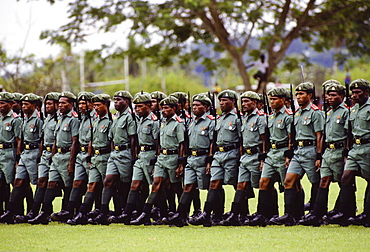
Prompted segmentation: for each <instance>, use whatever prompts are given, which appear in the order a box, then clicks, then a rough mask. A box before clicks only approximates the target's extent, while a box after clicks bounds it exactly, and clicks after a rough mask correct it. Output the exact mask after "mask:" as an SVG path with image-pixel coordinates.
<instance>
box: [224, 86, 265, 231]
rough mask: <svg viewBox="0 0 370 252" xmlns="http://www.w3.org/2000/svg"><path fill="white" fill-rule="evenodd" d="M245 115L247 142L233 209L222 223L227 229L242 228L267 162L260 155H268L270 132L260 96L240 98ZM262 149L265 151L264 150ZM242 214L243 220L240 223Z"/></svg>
mask: <svg viewBox="0 0 370 252" xmlns="http://www.w3.org/2000/svg"><path fill="white" fill-rule="evenodd" d="M240 98H241V100H242V111H243V113H244V117H243V124H242V127H241V133H242V138H243V152H242V154H243V155H242V156H241V158H240V165H239V175H238V185H237V189H236V192H235V196H234V202H233V203H232V206H231V212H230V215H229V216H228V217H227V218H226V219H225V220H223V221H222V222H221V224H222V225H225V226H240V225H241V224H242V222H244V221H245V220H246V221H247V222H248V219H246V216H247V215H248V214H249V209H248V199H247V195H246V190H247V188H249V190H252V191H253V188H258V183H259V180H260V177H261V170H262V164H263V161H262V160H261V159H260V154H262V153H265V151H264V148H265V147H264V137H265V128H266V119H265V114H264V113H263V112H262V111H260V110H258V108H257V103H258V101H259V100H260V97H259V95H258V94H257V93H255V92H252V91H247V92H245V93H243V94H242V95H241V96H240ZM261 146H262V149H261ZM239 214H240V219H239Z"/></svg>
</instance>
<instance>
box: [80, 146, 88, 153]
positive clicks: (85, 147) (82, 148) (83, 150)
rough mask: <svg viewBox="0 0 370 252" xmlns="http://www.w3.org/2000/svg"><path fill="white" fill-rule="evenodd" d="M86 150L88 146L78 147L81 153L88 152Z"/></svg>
mask: <svg viewBox="0 0 370 252" xmlns="http://www.w3.org/2000/svg"><path fill="white" fill-rule="evenodd" d="M88 149H89V146H88V145H84V146H80V150H81V151H82V152H87V151H88Z"/></svg>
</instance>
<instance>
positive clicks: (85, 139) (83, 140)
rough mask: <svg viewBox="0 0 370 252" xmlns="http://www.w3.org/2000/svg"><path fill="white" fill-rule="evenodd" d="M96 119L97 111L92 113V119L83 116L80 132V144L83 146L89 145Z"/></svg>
mask: <svg viewBox="0 0 370 252" xmlns="http://www.w3.org/2000/svg"><path fill="white" fill-rule="evenodd" d="M95 119H96V114H95V111H91V112H90V117H87V116H86V115H85V114H83V115H81V122H80V128H79V130H78V132H79V138H78V140H79V142H80V145H81V146H86V145H89V142H90V140H91V128H92V125H93V123H94V120H95Z"/></svg>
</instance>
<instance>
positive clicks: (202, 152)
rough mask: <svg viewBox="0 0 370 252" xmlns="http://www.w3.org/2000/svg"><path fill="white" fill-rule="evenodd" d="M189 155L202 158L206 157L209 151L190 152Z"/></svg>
mask: <svg viewBox="0 0 370 252" xmlns="http://www.w3.org/2000/svg"><path fill="white" fill-rule="evenodd" d="M190 153H191V155H192V156H203V155H207V154H208V153H209V150H208V149H203V150H191V151H190Z"/></svg>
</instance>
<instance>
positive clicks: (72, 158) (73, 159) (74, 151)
mask: <svg viewBox="0 0 370 252" xmlns="http://www.w3.org/2000/svg"><path fill="white" fill-rule="evenodd" d="M78 148H79V142H78V136H74V137H72V145H71V155H70V157H69V164H68V173H69V174H70V175H72V174H73V172H74V169H75V162H76V156H77V153H78Z"/></svg>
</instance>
